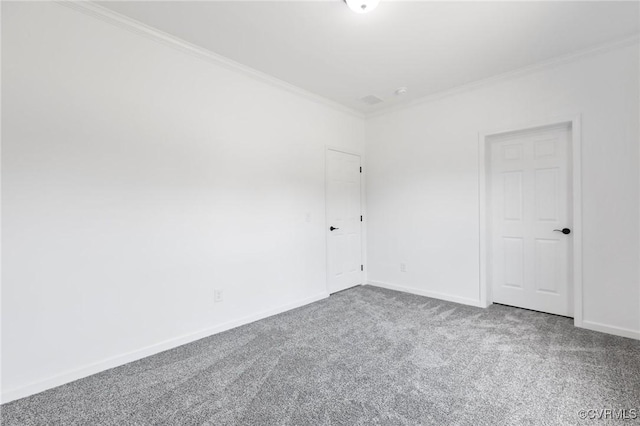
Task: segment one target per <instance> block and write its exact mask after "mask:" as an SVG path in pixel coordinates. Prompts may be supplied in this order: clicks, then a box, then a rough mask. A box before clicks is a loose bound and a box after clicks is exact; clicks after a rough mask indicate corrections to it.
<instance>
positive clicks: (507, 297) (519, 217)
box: [489, 126, 573, 316]
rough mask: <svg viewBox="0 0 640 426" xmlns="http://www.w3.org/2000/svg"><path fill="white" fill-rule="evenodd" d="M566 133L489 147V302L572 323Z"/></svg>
mask: <svg viewBox="0 0 640 426" xmlns="http://www.w3.org/2000/svg"><path fill="white" fill-rule="evenodd" d="M570 137H571V129H570V128H569V127H568V126H555V127H551V128H545V129H538V130H532V131H528V132H520V133H514V134H512V135H504V136H500V137H495V138H493V139H490V150H491V151H490V153H491V156H490V165H489V191H490V198H489V200H490V204H489V205H490V207H489V209H490V216H489V218H490V226H489V232H490V235H491V238H490V244H491V247H490V253H491V256H490V261H491V265H490V273H491V275H490V282H491V290H492V295H493V301H494V302H496V303H503V304H507V305H512V306H519V307H522V308H527V309H534V310H537V311H543V312H549V313H553V314H558V315H565V316H573V305H572V294H571V290H572V289H571V285H570V282H571V280H570V272H571V271H570V267H569V265H570V247H571V244H570V239H571V238H572V235H571V234H563V233H562V232H560V231H559V230H562V229H563V228H569V229H570V228H571V224H570V218H571V212H570V211H569V209H570V205H571V203H570V194H571V188H570V180H569V158H570V155H569V154H570V153H569V148H570V143H569V142H570Z"/></svg>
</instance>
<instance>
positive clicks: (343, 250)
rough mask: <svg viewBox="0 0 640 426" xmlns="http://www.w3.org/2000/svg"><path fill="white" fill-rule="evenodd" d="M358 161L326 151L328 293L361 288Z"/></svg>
mask: <svg viewBox="0 0 640 426" xmlns="http://www.w3.org/2000/svg"><path fill="white" fill-rule="evenodd" d="M360 176H361V171H360V157H359V156H357V155H354V154H347V153H344V152H340V151H334V150H331V149H329V150H327V176H326V180H327V181H326V185H327V186H326V189H327V231H326V232H327V269H328V270H327V274H328V287H329V293H335V292H336V291H340V290H344V289H346V288H349V287H353V286H355V285H358V284H362V245H361V240H362V229H361V228H362V227H361V220H362V217H361V214H362V213H361V212H362V210H361V206H360Z"/></svg>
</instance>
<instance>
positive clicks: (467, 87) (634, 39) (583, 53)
mask: <svg viewBox="0 0 640 426" xmlns="http://www.w3.org/2000/svg"><path fill="white" fill-rule="evenodd" d="M638 42H640V34H636V35H633V36H631V37H625V38H623V39H618V40H615V41H613V42H608V43H603V44H598V45H596V46H592V47H589V48H587V49H584V50H579V51H577V52H573V53H570V54H567V55H563V56H558V57H556V58H553V59H549V60H547V61H543V62H538V63H535V64H533V65H528V66H526V67H523V68H518V69H516V70H513V71H507V72H505V73H502V74H498V75H494V76H492V77H488V78H484V79H481V80H476V81H472V82H470V83H466V84H463V85H460V86H456V87H453V88H451V89H446V90H442V91H439V92H435V93H431V94H429V95H426V96H423V97H420V98H417V99H414V100H412V101H408V102H406V103H403V104H398V105H393V106H389V107H386V108H384V107H383V108H381V109H379V110H376V111H373V112H370V113H367V114H366V115H365V118H367V119H369V118H375V117H379V116H382V115H386V114H390V113H393V112H397V111H400V110H403V109H406V108H411V107H415V106H418V105H422V104H426V103H429V102H433V101H437V100H439V99H442V98H446V97H449V96H452V95H456V94H459V93H464V92H470V91H472V90H476V89H479V88H482V87H487V86H491V85H494V84H497V83H501V82H503V81H509V80H513V79H515V78H518V77H523V76H525V75H529V74H534V73H536V72H539V71H542V70H545V69H548V68H553V67H556V66H559V65H563V64H566V63H570V62H573V61H576V60H579V59H582V58H584V57H588V56H592V55H597V54H601V53H606V52H609V51H611V50H616V49H620V48H623V47H627V46H630V45H633V44H636V43H638Z"/></svg>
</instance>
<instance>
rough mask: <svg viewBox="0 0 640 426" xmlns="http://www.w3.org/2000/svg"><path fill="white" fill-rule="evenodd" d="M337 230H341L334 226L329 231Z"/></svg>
mask: <svg viewBox="0 0 640 426" xmlns="http://www.w3.org/2000/svg"><path fill="white" fill-rule="evenodd" d="M336 229H340V228H334V227H333V226H332V227H331V228H329V231H334V230H336Z"/></svg>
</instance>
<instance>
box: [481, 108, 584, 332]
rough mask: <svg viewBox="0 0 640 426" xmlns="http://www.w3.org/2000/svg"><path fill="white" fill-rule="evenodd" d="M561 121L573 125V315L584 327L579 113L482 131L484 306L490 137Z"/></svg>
mask: <svg viewBox="0 0 640 426" xmlns="http://www.w3.org/2000/svg"><path fill="white" fill-rule="evenodd" d="M561 124H566V125H569V126H570V128H571V147H570V158H569V165H570V166H571V183H572V191H571V194H570V196H571V201H570V204H569V205H571V206H572V213H573V214H572V216H573V217H572V219H573V220H572V228H573V232H572V234H573V238H572V245H571V256H572V262H571V264H570V265H569V267H570V269H571V278H572V284H573V315H574V317H573V318H574V325H575V326H576V327H582V313H583V312H582V310H583V309H582V171H581V170H582V169H581V166H582V161H581V160H582V156H581V134H582V129H581V117H580V115H575V116H571V117H558V118H555V119H549V120H544V121H540V122H535V123H529V124H525V125H520V126H515V127H511V128H508V129H501V130H494V131H488V132H481V133H478V152H479V156H478V158H479V161H478V162H479V164H478V177H479V199H480V294H479V297H480V306H483V307H488V306H490V305H491V304H492V303H493V298H492V294H491V286H489V285H488V283H489V272H490V268H489V265H490V261H489V259H490V258H491V253H490V250H491V249H490V246H489V240H490V238H489V235H488V232H489V222H488V221H489V214H488V211H487V208H488V203H487V180H488V177H487V173H489V171H490V168H489V167H488V166H489V160H490V159H489V153H490V150H489V149H488V144H489V143H490V138H491V137H494V136H499V135H503V134H507V133H515V132H522V131H529V130H536V129H540V128H545V127H551V126H557V125H561Z"/></svg>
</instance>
